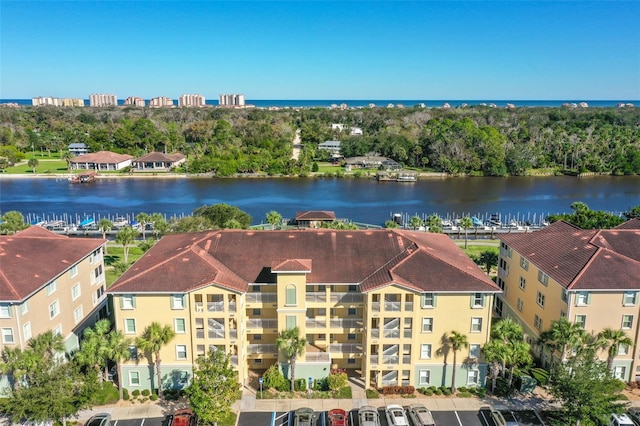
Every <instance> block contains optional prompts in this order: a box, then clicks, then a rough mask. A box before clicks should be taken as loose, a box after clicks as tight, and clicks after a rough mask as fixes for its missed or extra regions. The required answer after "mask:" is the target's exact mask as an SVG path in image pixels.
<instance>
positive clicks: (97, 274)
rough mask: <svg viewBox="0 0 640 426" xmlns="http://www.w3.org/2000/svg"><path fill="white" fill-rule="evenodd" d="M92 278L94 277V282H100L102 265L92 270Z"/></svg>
mask: <svg viewBox="0 0 640 426" xmlns="http://www.w3.org/2000/svg"><path fill="white" fill-rule="evenodd" d="M93 276H94V277H95V281H97V282H101V281H102V265H99V266H98V267H97V268H96V269H94V270H93Z"/></svg>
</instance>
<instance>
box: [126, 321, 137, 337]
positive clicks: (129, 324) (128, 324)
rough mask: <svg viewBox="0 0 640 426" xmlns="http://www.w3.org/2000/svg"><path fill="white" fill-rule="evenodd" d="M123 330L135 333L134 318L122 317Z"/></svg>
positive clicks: (127, 332)
mask: <svg viewBox="0 0 640 426" xmlns="http://www.w3.org/2000/svg"><path fill="white" fill-rule="evenodd" d="M124 332H125V334H135V333H136V320H135V319H134V318H125V319H124Z"/></svg>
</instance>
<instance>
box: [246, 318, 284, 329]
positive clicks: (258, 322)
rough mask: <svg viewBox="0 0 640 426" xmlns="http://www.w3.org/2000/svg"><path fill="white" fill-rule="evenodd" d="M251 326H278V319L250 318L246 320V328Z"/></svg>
mask: <svg viewBox="0 0 640 426" xmlns="http://www.w3.org/2000/svg"><path fill="white" fill-rule="evenodd" d="M251 328H278V320H277V319H257V318H250V319H248V320H247V329H251Z"/></svg>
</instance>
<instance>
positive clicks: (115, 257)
mask: <svg viewBox="0 0 640 426" xmlns="http://www.w3.org/2000/svg"><path fill="white" fill-rule="evenodd" d="M107 252H108V253H107V254H105V256H104V266H105V274H106V280H107V288H109V287H111V285H112V284H113V283H114V282H115V281H116V280H117V279H118V278H120V274H119V273H118V272H117V271H116V270H115V269H114V268H113V267H112V265H113V264H115V263H117V262H122V261H124V249H123V248H122V246H121V245H117V244H116V243H113V242H110V243H108V249H107ZM143 254H144V253H143V252H142V250H141V249H140V248H139V247H133V246H132V247H130V248H129V259H128V261H129V265H132V264H133V263H134V262H135V261H136V260H138V259H140V258H141V257H142V255H143Z"/></svg>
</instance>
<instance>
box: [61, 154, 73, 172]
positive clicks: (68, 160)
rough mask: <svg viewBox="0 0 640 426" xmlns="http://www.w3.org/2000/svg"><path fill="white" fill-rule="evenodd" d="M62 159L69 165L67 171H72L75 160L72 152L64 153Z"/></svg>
mask: <svg viewBox="0 0 640 426" xmlns="http://www.w3.org/2000/svg"><path fill="white" fill-rule="evenodd" d="M62 159H63V160H64V161H66V163H67V170H71V160H73V154H72V153H71V152H70V151H65V152H63V153H62Z"/></svg>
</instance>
